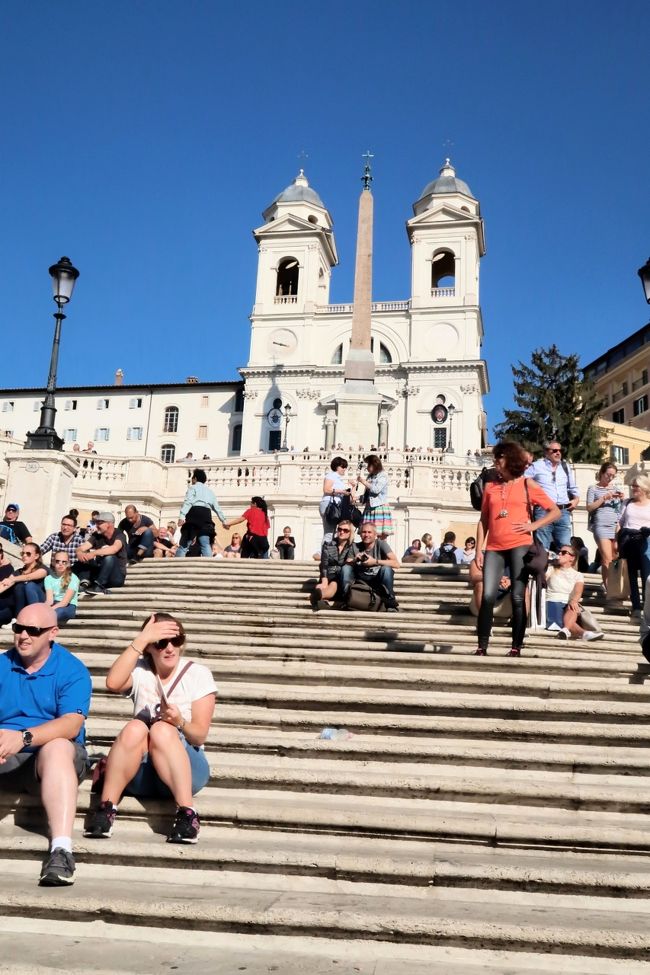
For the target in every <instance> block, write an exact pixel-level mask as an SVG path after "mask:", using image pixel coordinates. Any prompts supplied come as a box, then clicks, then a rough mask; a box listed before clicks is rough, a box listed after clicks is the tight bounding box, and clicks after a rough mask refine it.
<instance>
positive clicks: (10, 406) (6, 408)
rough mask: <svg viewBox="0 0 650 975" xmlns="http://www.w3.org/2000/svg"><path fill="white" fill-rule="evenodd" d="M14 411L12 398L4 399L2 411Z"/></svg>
mask: <svg viewBox="0 0 650 975" xmlns="http://www.w3.org/2000/svg"><path fill="white" fill-rule="evenodd" d="M13 411H14V401H13V400H12V399H6V400H5V401H4V403H3V404H2V412H3V413H13Z"/></svg>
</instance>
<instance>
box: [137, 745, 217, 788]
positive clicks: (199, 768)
mask: <svg viewBox="0 0 650 975" xmlns="http://www.w3.org/2000/svg"><path fill="white" fill-rule="evenodd" d="M179 734H180V732H179ZM181 738H182V739H183V744H184V745H185V753H186V755H187V757H188V759H189V762H190V769H191V771H192V795H193V796H195V795H196V793H197V792H200V791H201V789H202V788H203V787H204V786H205V785H207V784H208V781H209V779H210V766H209V764H208V760H207V758H206V757H205V752H204V751H203V749H202V748H197V747H196V745H190V744H189V742H188V741H187V739H186V738H184V737H183V736H182V735H181ZM124 792H125V794H126V795H130V796H149V797H151V798H154V797H155V798H160V799H170V798H172V794H171V792H170V790H169V789H168V788H167V786H166V785H165V783H164V782H163V781H162V779H161V778H160V777H159V775H158V773H157V772H156V769H155V767H154V764H153V762H152V761H151V758H150V756H149V753H148V752H147V754H146V755H145V757H144V758H143V759H142V762H141V763H140V768H139V769H138V771H137V772H136V773H135V775H134V776H133V778H132V779H131V781H130V782H129V784H128V785H127V787H126V788H125V790H124Z"/></svg>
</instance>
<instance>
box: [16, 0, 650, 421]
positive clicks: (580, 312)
mask: <svg viewBox="0 0 650 975" xmlns="http://www.w3.org/2000/svg"><path fill="white" fill-rule="evenodd" d="M647 23H648V21H647V4H646V3H644V2H642V0H624V2H623V3H622V4H620V5H619V6H618V7H613V6H612V4H611V3H605V2H603V0H589V2H583V0H578V2H570V3H566V2H562V3H559V2H556V0H551V2H546V3H544V4H531V3H521V2H512V0H503V2H499V0H495V2H492V3H485V2H480V0H476V2H467V0H456V2H454V3H450V4H447V5H441V4H433V3H424V2H422V0H416V2H413V0H402V2H399V3H397V2H387V0H374V2H369V0H361V2H353V0H330V2H329V3H327V4H319V5H318V7H317V6H316V5H315V4H310V3H286V2H282V0H276V2H274V3H269V2H268V0H267V2H260V0H248V2H247V3H244V4H238V5H231V4H227V3H225V2H217V0H212V2H209V0H203V2H199V0H182V2H180V3H178V2H175V3H172V2H170V0H112V2H111V3H110V4H99V3H88V2H87V0H60V2H58V3H52V2H51V0H30V2H29V3H19V4H11V5H5V7H4V9H3V56H2V62H1V65H0V76H1V79H2V90H3V93H4V98H3V104H2V116H3V118H2V122H3V124H2V135H3V137H2V157H1V158H2V166H1V169H0V172H1V173H2V178H1V180H0V194H1V198H2V209H1V213H2V220H1V223H0V240H1V241H2V249H1V254H2V258H1V260H2V279H3V282H4V289H3V291H4V293H3V302H2V318H3V337H4V346H3V347H4V351H5V355H4V356H2V357H1V358H0V386H3V387H5V386H23V385H39V384H44V383H45V379H46V376H47V366H48V361H49V350H50V344H51V334H52V319H51V318H50V317H49V315H50V313H51V311H52V310H53V309H54V304H53V303H52V302H51V297H50V295H51V292H50V281H49V278H48V275H47V268H48V266H49V264H51V263H53V262H54V261H56V260H57V259H58V258H59V257H60V256H61V255H62V254H67V255H68V256H69V257H70V258H71V259H72V261H73V262H74V263H75V264H76V266H77V267H78V268H79V269H80V271H81V277H80V279H79V283H78V285H77V290H76V291H75V295H74V298H73V302H72V304H71V305H70V308H69V317H68V320H67V321H66V323H65V326H64V327H65V333H64V338H63V344H62V350H61V362H60V370H59V383H60V385H66V384H67V385H74V384H81V383H85V384H92V383H98V384H101V383H110V382H112V380H113V374H114V371H115V369H116V368H117V367H118V366H120V367H121V368H122V369H123V370H124V372H125V377H126V381H127V382H147V381H155V382H160V381H181V380H183V379H184V378H185V377H186V376H187V375H197V376H199V377H200V378H201V379H202V380H223V379H231V378H236V376H237V373H236V368H237V366H240V365H244V364H245V363H246V359H247V355H248V344H249V322H248V315H249V314H250V311H251V307H252V302H253V294H254V285H255V271H256V260H257V253H256V248H255V244H254V241H253V239H252V236H251V229H252V228H253V227H255V226H258V225H259V224H260V223H261V222H262V220H261V211H262V210H263V209H264V208H265V207H266V206H267V205H268V204H269V203H270V201H271V200H272V199H273V197H274V196H275V195H276V194H277V193H278V192H279V191H280V190H281V189H282V188H283V187H284V186H286V185H287V184H288V183H290V182H291V180H292V179H293V177H294V176H295V174H296V171H297V169H298V167H299V165H300V163H299V161H298V155H299V153H300V152H301V150H304V151H305V152H307V153H308V159H307V160H306V162H305V164H304V165H305V169H306V171H307V175H308V177H309V179H310V182H311V184H312V185H313V186H314V187H315V188H316V189H317V190H318V192H319V193H320V195H321V196H322V198H323V200H324V201H325V203H326V205H327V206H328V208H329V209H330V212H331V213H332V216H333V218H334V222H335V233H336V237H337V243H338V248H339V255H340V259H341V264H340V266H339V268H337V269H336V270H335V272H334V278H333V288H332V295H331V300H332V301H335V302H336V301H350V300H351V297H352V275H353V263H354V228H355V223H356V205H357V197H358V194H359V189H360V183H359V177H360V173H361V167H362V162H361V159H360V156H361V153H362V152H364V151H365V150H366V148H368V147H369V148H370V149H371V150H372V151H373V152H374V153H375V160H374V174H375V183H374V187H373V189H374V194H375V275H374V298H375V299H376V300H385V299H399V298H406V297H408V291H409V260H410V256H409V247H408V243H407V238H406V234H405V231H404V221H405V220H406V219H407V218H408V217H409V216H411V213H412V211H411V205H412V203H413V202H414V201H415V200H416V199H417V198H418V196H419V193H420V191H421V190H422V188H423V187H424V185H425V184H426V183H427V182H428V181H429V180H430V179H432V178H433V177H434V176H435V175H437V172H438V169H439V168H440V165H441V163H442V160H443V158H444V156H445V155H446V154H447V153H448V152H449V153H450V154H451V156H452V161H453V162H454V164H455V166H456V169H457V173H458V175H459V176H460V177H461V178H463V179H465V180H466V181H467V182H468V183H469V185H470V186H471V188H472V190H473V192H474V194H475V195H476V196H477V197H478V198H479V199H480V201H481V207H482V212H483V216H484V218H485V222H486V233H487V245H488V253H487V255H486V257H485V258H484V260H483V263H482V278H481V283H482V292H481V298H482V305H483V315H484V322H485V332H486V340H485V345H484V355H485V358H486V359H487V361H488V366H489V371H490V377H491V383H492V392H491V394H490V396H489V397H488V400H487V408H488V413H489V419H490V423H491V424H493V423H496V422H498V421H499V420H500V419H501V411H502V409H503V407H504V406H508V405H509V404H510V401H511V397H512V374H511V364H512V362H513V361H515V360H517V359H520V358H521V359H524V360H527V359H528V357H529V355H530V352H531V350H532V349H533V348H535V347H537V346H539V345H548V344H550V343H552V342H556V343H557V344H558V345H559V346H560V348H561V350H562V351H563V352H565V353H569V352H574V351H575V352H578V353H579V354H580V356H581V359H582V362H583V363H586V362H588V361H589V360H590V359H592V358H595V357H596V356H597V355H599V354H600V353H601V352H603V351H604V350H605V349H607V348H608V347H609V346H610V345H613V344H615V343H616V342H618V341H620V340H621V339H622V338H623V337H624V336H625V335H626V334H629V333H630V332H632V331H634V330H636V329H637V328H640V327H641V326H642V325H643V324H644V323H645V322H646V321H647V320H648V306H647V305H646V304H645V302H644V300H643V295H642V292H641V286H640V283H639V280H638V278H637V276H636V270H637V268H638V267H640V265H641V264H643V263H644V262H645V260H646V259H647V257H648V256H649V255H650V192H649V190H648V167H649V160H650V127H649V126H648V113H647V95H648V90H649V88H650V85H649V80H650V78H649V75H650V71H649V69H648V65H649V64H650V35H649V33H648V30H647ZM447 142H451V143H453V146H452V147H451V149H450V150H449V149H447V148H446V147H445V144H446V143H447Z"/></svg>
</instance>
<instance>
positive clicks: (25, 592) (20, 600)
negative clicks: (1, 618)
mask: <svg viewBox="0 0 650 975" xmlns="http://www.w3.org/2000/svg"><path fill="white" fill-rule="evenodd" d="M13 590H14V609H15V611H16V616H18V613H19V612H20V611H21V609H24V608H25V606H31V605H32V603H44V602H45V590H44V589H43V586H42V585H41V584H40V583H39V582H17V583H16V584H15V585H14V587H13Z"/></svg>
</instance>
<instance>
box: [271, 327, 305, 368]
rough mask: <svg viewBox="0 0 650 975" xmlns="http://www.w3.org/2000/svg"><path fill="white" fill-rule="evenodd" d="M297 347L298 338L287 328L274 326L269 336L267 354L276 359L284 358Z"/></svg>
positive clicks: (291, 353)
mask: <svg viewBox="0 0 650 975" xmlns="http://www.w3.org/2000/svg"><path fill="white" fill-rule="evenodd" d="M297 347H298V339H297V338H296V336H295V334H294V333H293V332H292V331H290V330H289V329H288V328H276V330H275V331H274V332H271V334H270V336H269V347H268V348H269V355H271V356H274V357H275V358H276V359H280V360H282V359H286V358H287V357H288V356H290V355H293V353H294V352H295V351H296V349H297Z"/></svg>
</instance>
